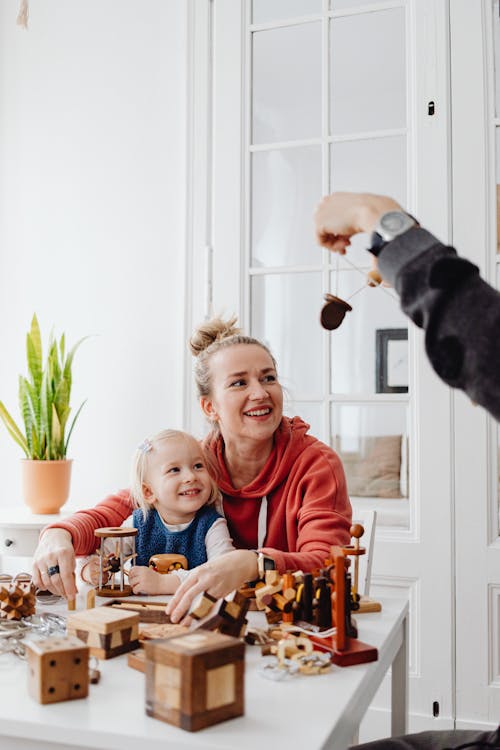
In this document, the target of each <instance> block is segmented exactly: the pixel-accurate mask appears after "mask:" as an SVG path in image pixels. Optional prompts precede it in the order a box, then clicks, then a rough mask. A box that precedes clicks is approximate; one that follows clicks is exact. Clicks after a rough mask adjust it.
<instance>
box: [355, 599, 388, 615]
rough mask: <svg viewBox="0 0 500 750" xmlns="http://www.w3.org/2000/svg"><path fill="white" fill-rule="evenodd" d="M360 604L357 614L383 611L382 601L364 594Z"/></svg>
mask: <svg viewBox="0 0 500 750" xmlns="http://www.w3.org/2000/svg"><path fill="white" fill-rule="evenodd" d="M358 604H359V609H357V610H356V612H355V614H356V615H361V614H363V612H382V605H381V604H380V602H376V601H375V599H369V598H368V597H365V596H362V597H361V599H360V601H359V602H358Z"/></svg>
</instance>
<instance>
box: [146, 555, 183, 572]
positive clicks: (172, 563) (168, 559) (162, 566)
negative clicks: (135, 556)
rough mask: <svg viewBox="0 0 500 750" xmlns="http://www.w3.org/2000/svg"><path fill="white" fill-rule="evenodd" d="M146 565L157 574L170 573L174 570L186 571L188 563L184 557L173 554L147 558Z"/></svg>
mask: <svg viewBox="0 0 500 750" xmlns="http://www.w3.org/2000/svg"><path fill="white" fill-rule="evenodd" d="M148 565H149V567H150V568H153V570H156V572H157V573H172V572H173V571H174V570H179V568H183V569H184V570H187V569H188V561H187V559H186V558H185V557H184V555H177V554H174V553H163V554H160V555H152V557H150V558H149V563H148Z"/></svg>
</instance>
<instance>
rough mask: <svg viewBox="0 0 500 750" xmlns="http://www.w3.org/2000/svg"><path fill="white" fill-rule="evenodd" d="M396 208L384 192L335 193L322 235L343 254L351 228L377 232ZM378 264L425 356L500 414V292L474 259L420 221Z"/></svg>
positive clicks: (319, 217)
mask: <svg viewBox="0 0 500 750" xmlns="http://www.w3.org/2000/svg"><path fill="white" fill-rule="evenodd" d="M398 209H400V207H399V206H398V204H397V203H396V202H395V201H393V200H392V199H391V198H387V197H385V196H376V195H370V194H366V193H333V194H332V195H330V196H327V197H326V198H323V200H322V201H321V203H320V204H319V205H318V208H317V209H316V212H315V217H314V221H315V232H316V238H317V240H318V242H319V244H321V245H323V246H324V247H326V248H328V249H330V250H334V251H338V252H341V253H343V252H345V251H346V248H347V247H348V246H349V243H350V237H351V236H352V235H353V234H355V233H357V232H371V231H372V230H373V228H374V226H375V224H376V223H377V220H378V219H379V218H380V216H381V215H382V214H383V213H385V212H386V211H391V210H398ZM378 266H379V271H380V273H381V274H382V277H383V278H384V280H385V281H387V282H388V283H389V284H391V285H392V286H394V288H395V289H396V291H397V292H398V294H399V296H400V300H401V308H402V310H403V312H405V313H406V314H407V315H408V316H409V317H410V318H411V319H412V320H413V322H414V323H415V324H416V325H417V326H419V327H420V328H423V329H424V330H425V332H426V337H425V347H426V351H427V355H428V357H429V360H430V362H431V364H432V366H433V368H434V369H435V371H436V372H437V374H438V375H439V377H440V378H442V380H444V381H445V382H446V383H447V384H448V385H450V386H452V387H454V388H460V389H462V390H463V391H465V392H466V393H467V394H468V395H469V397H470V398H471V399H472V400H473V401H474V402H475V403H478V404H480V405H481V406H484V408H485V409H487V410H488V411H489V412H490V414H492V415H493V416H494V417H495V419H497V420H500V381H499V379H498V371H499V368H500V347H499V346H498V341H499V340H500V294H499V293H498V292H497V291H496V289H494V288H493V287H492V286H490V285H489V284H487V283H486V282H485V281H484V280H483V279H482V278H481V277H480V276H479V269H478V268H477V267H476V266H475V265H474V264H472V263H470V261H468V260H466V259H465V258H461V257H459V256H458V255H457V253H456V251H455V250H454V249H453V248H452V247H447V246H446V245H443V244H442V243H441V242H440V241H439V240H437V239H436V238H435V237H434V236H433V235H432V234H430V232H427V231H426V230H425V229H421V228H419V227H415V228H412V229H409V230H408V231H407V232H405V233H404V234H401V235H400V236H398V237H396V238H395V239H394V240H392V242H389V243H387V244H386V245H385V246H384V247H383V248H382V250H381V251H380V253H379V255H378Z"/></svg>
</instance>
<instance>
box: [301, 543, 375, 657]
mask: <svg viewBox="0 0 500 750" xmlns="http://www.w3.org/2000/svg"><path fill="white" fill-rule="evenodd" d="M348 564H349V562H348V560H346V557H345V554H344V551H343V549H342V547H332V548H331V565H330V568H329V571H330V579H331V581H332V586H333V590H332V598H331V602H332V622H333V625H334V626H335V627H336V633H335V634H334V635H332V636H331V639H328V640H327V639H325V638H315V637H314V636H312V637H311V640H312V641H313V643H315V644H316V645H317V646H320V647H321V646H323V647H324V646H325V645H328V646H329V647H330V648H331V649H332V657H331V660H332V662H333V663H334V664H337V665H338V666H340V667H348V666H351V665H353V664H366V663H368V662H371V661H377V659H378V652H377V649H376V648H374V647H373V646H369V645H368V644H367V643H363V642H362V641H360V640H358V638H357V637H356V636H357V631H356V627H355V625H354V623H353V622H352V620H351V606H350V603H351V594H350V576H349V575H348V573H347V566H348Z"/></svg>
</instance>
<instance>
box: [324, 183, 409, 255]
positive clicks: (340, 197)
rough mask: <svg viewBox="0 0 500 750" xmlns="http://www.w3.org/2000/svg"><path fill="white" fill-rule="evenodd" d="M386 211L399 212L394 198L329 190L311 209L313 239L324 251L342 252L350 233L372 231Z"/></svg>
mask: <svg viewBox="0 0 500 750" xmlns="http://www.w3.org/2000/svg"><path fill="white" fill-rule="evenodd" d="M386 211H401V206H400V205H399V203H396V201H395V200H393V199H392V198H389V197H387V196H385V195H372V194H371V193H332V194H331V195H327V196H325V197H324V198H322V200H321V201H320V203H319V204H318V206H317V208H316V210H315V212H314V229H315V233H316V241H317V243H318V244H319V245H322V246H323V247H326V248H327V250H332V251H333V252H337V253H340V254H341V255H345V252H346V248H347V247H349V245H350V244H351V237H352V235H353V234H358V233H359V232H371V231H372V230H373V227H374V226H375V224H376V223H377V221H378V219H379V218H380V216H382V214H384V213H385V212H386Z"/></svg>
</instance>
